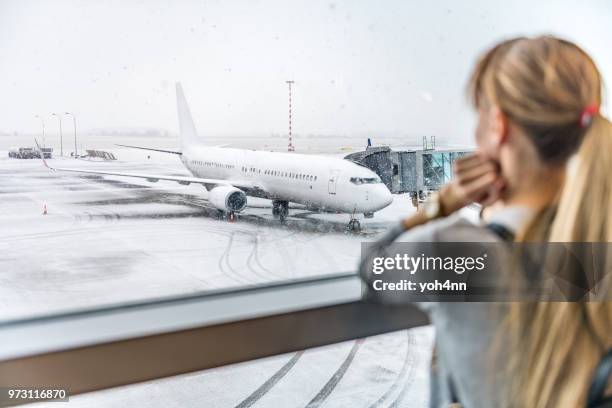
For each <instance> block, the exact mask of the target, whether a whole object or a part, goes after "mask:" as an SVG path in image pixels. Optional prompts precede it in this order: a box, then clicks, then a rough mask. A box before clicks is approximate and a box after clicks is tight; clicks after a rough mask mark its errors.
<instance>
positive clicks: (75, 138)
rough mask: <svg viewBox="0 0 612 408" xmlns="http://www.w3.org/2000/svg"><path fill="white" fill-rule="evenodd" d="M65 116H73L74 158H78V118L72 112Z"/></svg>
mask: <svg viewBox="0 0 612 408" xmlns="http://www.w3.org/2000/svg"><path fill="white" fill-rule="evenodd" d="M64 114H65V115H70V116H72V125H73V126H74V158H75V159H76V158H77V137H76V118H75V117H74V114H72V113H70V112H64Z"/></svg>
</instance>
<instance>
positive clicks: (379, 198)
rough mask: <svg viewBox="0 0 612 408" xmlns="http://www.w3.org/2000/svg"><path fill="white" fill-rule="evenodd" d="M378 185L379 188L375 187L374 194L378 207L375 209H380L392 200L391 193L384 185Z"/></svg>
mask: <svg viewBox="0 0 612 408" xmlns="http://www.w3.org/2000/svg"><path fill="white" fill-rule="evenodd" d="M378 187H379V188H377V191H376V195H375V196H376V200H375V202H376V207H378V208H377V209H378V210H380V209H383V208H385V207H387V206H388V205H389V204H391V203H392V202H393V194H391V192H390V191H389V189H388V188H387V186H385V185H380V186H378Z"/></svg>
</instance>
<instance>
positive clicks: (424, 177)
mask: <svg viewBox="0 0 612 408" xmlns="http://www.w3.org/2000/svg"><path fill="white" fill-rule="evenodd" d="M472 151H473V150H471V149H428V148H423V149H413V150H393V149H391V148H390V147H389V146H376V147H367V148H366V150H364V151H360V152H355V153H351V154H349V155H347V156H345V157H344V158H345V159H346V160H350V161H353V162H355V163H357V164H360V165H362V166H365V167H368V168H369V169H371V170H372V171H374V172H375V173H376V174H378V176H379V177H380V178H381V180H382V181H383V183H385V185H386V186H387V187H388V188H389V190H390V191H391V192H392V193H394V194H401V193H410V194H411V195H412V196H414V197H416V196H417V195H418V196H419V197H423V196H424V195H426V194H427V192H429V191H437V190H439V189H440V187H441V186H442V185H444V184H445V183H447V182H448V181H450V180H451V179H452V177H453V162H454V161H455V160H456V159H457V158H459V157H461V156H464V155H466V154H468V153H471V152H472Z"/></svg>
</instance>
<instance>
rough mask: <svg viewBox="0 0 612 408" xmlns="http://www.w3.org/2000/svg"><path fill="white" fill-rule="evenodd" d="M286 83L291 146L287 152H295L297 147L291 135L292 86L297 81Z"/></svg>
mask: <svg viewBox="0 0 612 408" xmlns="http://www.w3.org/2000/svg"><path fill="white" fill-rule="evenodd" d="M285 82H287V85H289V146H287V151H288V152H294V151H295V147H294V146H293V138H292V135H291V85H292V84H293V83H294V82H295V81H285Z"/></svg>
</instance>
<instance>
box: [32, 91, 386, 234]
mask: <svg viewBox="0 0 612 408" xmlns="http://www.w3.org/2000/svg"><path fill="white" fill-rule="evenodd" d="M176 98H177V110H178V120H179V129H180V140H181V151H180V152H179V151H173V150H162V149H153V148H147V147H141V146H126V145H120V146H124V147H131V148H137V149H143V150H150V151H156V152H163V153H169V154H175V155H177V156H179V158H180V160H181V162H182V163H183V165H184V166H185V168H187V170H189V172H190V173H191V174H192V177H182V176H165V175H158V174H135V173H123V172H113V171H94V170H86V169H76V168H59V167H51V166H49V164H48V163H47V161H46V160H44V159H43V163H44V165H45V166H46V167H48V168H49V169H51V170H53V171H69V172H78V173H89V174H99V175H109V176H122V177H137V178H142V179H146V180H148V181H150V182H157V181H159V180H169V181H176V182H178V183H179V184H183V185H189V184H201V185H203V186H204V187H205V188H206V190H208V201H209V203H210V204H212V205H213V206H214V207H215V208H216V209H217V210H218V211H219V212H220V214H223V215H227V216H228V218H229V219H230V220H233V219H235V213H239V212H241V211H243V210H244V209H245V208H246V205H247V196H251V197H261V198H266V199H270V200H272V214H273V216H274V217H275V218H278V219H280V220H281V222H282V221H285V219H286V217H287V216H288V214H289V203H290V202H292V203H298V204H303V205H305V206H307V207H308V208H313V209H317V210H323V211H330V212H340V213H347V214H350V221H349V224H348V225H347V229H348V230H351V231H358V230H360V224H359V221H358V220H357V219H356V218H355V214H358V213H359V214H361V213H362V214H364V216H365V217H366V218H371V217H373V216H374V212H376V211H378V210H381V209H383V208H385V207H387V206H388V205H389V204H391V202H392V201H393V196H392V194H391V192H390V191H389V189H388V188H387V186H386V185H385V184H383V183H382V181H381V179H380V177H378V175H377V174H376V173H374V172H373V171H372V170H370V169H368V168H367V167H364V166H362V165H359V164H357V163H355V162H351V161H348V160H344V159H341V158H337V157H326V156H318V155H307V154H299V153H283V152H269V151H260V150H247V149H236V148H228V147H212V146H205V145H203V144H202V143H201V140H200V138H198V134H197V132H196V128H195V124H194V122H193V119H192V116H191V111H190V109H189V106H188V104H187V100H186V99H185V95H184V93H183V88H182V86H181V84H180V83H177V84H176Z"/></svg>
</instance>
